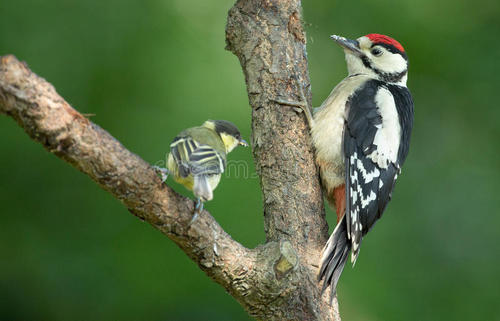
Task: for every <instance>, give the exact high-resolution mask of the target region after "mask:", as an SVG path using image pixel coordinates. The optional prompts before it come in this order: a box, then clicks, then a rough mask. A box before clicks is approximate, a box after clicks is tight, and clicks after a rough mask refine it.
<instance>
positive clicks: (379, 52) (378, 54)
mask: <svg viewBox="0 0 500 321" xmlns="http://www.w3.org/2000/svg"><path fill="white" fill-rule="evenodd" d="M382 53H383V52H382V50H380V49H378V48H375V49H372V55H374V56H375V57H378V56H381V55H382Z"/></svg>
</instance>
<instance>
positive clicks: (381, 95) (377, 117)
mask: <svg viewBox="0 0 500 321" xmlns="http://www.w3.org/2000/svg"><path fill="white" fill-rule="evenodd" d="M331 38H332V39H333V40H334V41H335V42H337V43H338V44H339V45H340V46H342V47H343V49H344V52H345V58H346V62H347V69H348V76H347V77H346V78H345V79H344V80H342V81H341V82H340V83H339V84H338V85H337V86H336V87H335V88H334V89H333V90H332V92H331V93H330V95H329V96H328V98H327V99H326V100H325V101H324V102H323V103H322V105H321V106H320V107H319V108H317V109H316V110H315V112H314V116H313V118H312V120H311V121H310V122H311V124H310V126H311V135H312V139H313V143H314V146H315V149H316V161H317V164H318V166H319V168H320V175H321V181H322V186H323V190H324V193H325V195H326V198H327V200H328V201H329V203H330V205H331V206H332V207H333V206H334V207H335V209H336V212H337V226H336V227H335V230H334V231H333V233H332V235H331V236H330V238H329V240H328V242H327V243H326V245H325V247H324V249H323V253H322V257H321V263H320V270H319V274H318V281H319V282H321V280H323V286H322V288H323V291H325V289H326V288H328V286H330V288H331V299H333V297H334V295H335V293H336V287H337V282H338V280H339V277H340V275H341V273H342V270H343V269H344V265H345V263H346V261H347V257H348V255H349V252H351V263H352V264H353V266H354V263H355V262H356V259H357V257H358V255H359V249H360V245H361V241H362V239H363V237H364V236H365V235H366V234H367V233H368V231H370V229H371V228H372V227H373V225H374V224H375V222H376V221H377V220H378V219H379V218H380V217H381V216H382V213H383V212H384V210H385V208H386V206H387V203H388V202H389V200H390V199H391V194H392V191H393V189H394V184H395V181H396V179H397V177H398V175H399V174H400V173H401V166H402V165H403V163H404V161H405V159H406V156H407V155H408V149H409V143H410V135H411V130H412V126H413V99H412V96H411V94H410V91H409V90H408V88H407V87H406V80H407V78H408V57H407V55H406V52H405V50H404V48H403V46H402V45H401V44H400V43H399V42H397V41H396V40H394V39H393V38H391V37H388V36H384V35H380V34H368V35H366V36H363V37H360V38H358V39H356V40H350V39H346V38H344V37H340V36H335V35H333V36H331ZM309 117H311V116H309ZM309 117H308V118H309Z"/></svg>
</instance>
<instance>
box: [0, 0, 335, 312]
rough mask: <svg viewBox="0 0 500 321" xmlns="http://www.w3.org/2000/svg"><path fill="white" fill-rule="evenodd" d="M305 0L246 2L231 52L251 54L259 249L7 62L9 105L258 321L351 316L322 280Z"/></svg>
mask: <svg viewBox="0 0 500 321" xmlns="http://www.w3.org/2000/svg"><path fill="white" fill-rule="evenodd" d="M305 39H306V37H305V33H304V30H303V28H302V23H301V7H300V1H299V0H239V1H238V2H237V3H236V4H235V5H234V7H233V8H232V9H231V10H230V11H229V15H228V21H227V29H226V40H227V49H229V50H231V51H232V52H233V53H234V54H235V55H236V56H237V57H238V58H239V60H240V62H241V65H242V68H243V71H244V74H245V79H246V83H247V90H248V96H249V100H250V105H251V107H252V146H253V153H254V157H255V161H256V168H257V171H258V173H259V176H260V182H261V187H262V195H263V200H264V217H265V220H264V221H265V231H266V235H267V242H266V244H264V245H261V246H259V247H257V248H255V249H247V248H245V247H244V246H242V245H241V244H239V243H238V242H236V241H234V240H233V239H232V238H231V237H230V236H229V235H228V234H227V233H226V232H225V231H224V230H223V229H222V228H221V227H220V225H219V224H217V222H216V221H215V220H214V218H213V217H212V216H211V215H210V214H209V213H208V212H207V211H203V213H202V214H201V215H200V216H199V218H198V220H196V221H195V222H194V223H193V224H192V225H188V223H189V221H190V220H191V217H192V212H193V206H194V203H193V201H192V200H190V199H188V198H185V197H183V196H180V195H179V194H177V193H175V192H174V191H173V190H172V189H170V188H169V187H168V186H166V185H164V184H161V182H160V179H159V178H158V177H157V175H156V173H155V172H154V170H153V169H152V168H151V166H150V165H149V164H148V163H146V162H145V161H143V160H142V159H141V158H140V157H139V156H137V155H135V154H133V153H131V152H130V151H128V150H127V149H126V148H125V147H124V146H122V145H121V144H120V143H119V142H118V141H117V140H116V139H114V138H113V137H112V136H111V135H110V134H109V133H107V132H106V131H104V130H103V129H101V128H100V127H98V126H97V125H95V124H93V123H92V122H90V121H89V120H88V119H86V118H85V117H83V116H82V115H81V114H79V113H78V112H77V111H76V110H75V109H73V108H72V107H71V106H70V105H69V104H68V103H67V102H66V101H65V100H64V99H63V98H61V97H60V96H59V95H58V94H57V92H56V91H55V89H54V88H53V87H52V85H50V84H49V83H48V82H46V81H45V80H44V79H42V78H40V77H39V76H37V75H35V74H34V73H32V72H31V71H30V69H29V68H28V67H27V65H26V64H24V63H20V62H19V61H18V60H17V59H16V58H15V57H13V56H4V57H1V58H0V59H1V60H0V112H1V113H4V114H7V115H9V116H11V117H13V118H14V119H15V120H16V121H17V122H18V124H19V125H20V126H21V127H22V128H24V130H25V131H26V133H27V134H28V135H29V136H30V137H31V138H32V139H34V140H35V141H38V142H39V143H41V144H42V145H43V146H44V147H45V148H46V149H47V150H48V151H50V152H52V153H54V154H55V155H57V156H58V157H60V158H62V159H63V160H65V161H66V162H68V163H70V164H71V165H72V166H74V167H75V168H77V169H78V170H80V171H82V172H83V173H85V174H87V175H88V176H89V177H90V178H91V179H93V180H94V181H95V182H96V183H98V184H99V185H100V186H101V187H102V188H103V189H105V190H107V191H109V192H110V193H111V194H113V195H114V196H115V197H116V198H118V199H119V200H120V201H121V202H122V203H123V204H124V205H125V206H126V207H127V208H128V209H129V211H130V212H131V213H133V214H134V215H136V216H138V217H139V218H141V219H143V220H146V221H147V222H149V223H150V224H151V225H152V226H154V227H155V228H157V229H158V230H160V231H161V232H162V233H164V234H165V235H167V236H168V237H169V238H170V239H172V240H173V241H174V242H175V243H176V244H177V245H178V246H179V247H180V248H181V249H182V250H183V251H184V252H185V253H186V254H187V255H188V256H189V257H190V258H191V259H193V260H194V261H195V262H196V263H197V264H198V265H199V267H200V268H201V269H202V270H203V271H205V272H206V274H207V275H208V276H209V277H211V278H212V279H213V280H214V281H216V282H217V283H219V284H221V285H222V286H223V287H224V288H225V289H226V290H227V291H228V292H229V293H230V294H231V295H232V296H233V297H234V298H235V299H236V300H237V301H238V302H239V303H240V304H241V305H242V306H243V308H244V309H245V310H246V311H247V312H248V313H249V314H250V315H251V316H253V317H255V318H257V319H260V320H329V321H330V320H340V317H339V315H338V305H337V301H336V300H335V301H334V304H333V306H330V305H329V304H328V298H327V296H326V295H325V296H322V295H321V292H320V287H319V286H318V284H317V282H316V274H317V270H318V266H317V263H318V259H319V255H320V251H321V248H322V246H323V244H324V243H325V241H326V238H327V230H328V227H327V224H326V221H325V211H324V207H323V199H322V194H321V188H320V185H319V179H318V171H317V168H316V166H315V163H314V155H313V149H312V145H311V141H310V136H309V134H308V127H307V123H306V122H305V117H304V115H303V113H300V112H299V111H298V110H297V106H299V105H301V104H307V105H309V102H310V101H311V95H310V83H309V76H308V69H307V56H306V47H305V43H306V40H305Z"/></svg>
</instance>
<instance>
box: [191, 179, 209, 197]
mask: <svg viewBox="0 0 500 321" xmlns="http://www.w3.org/2000/svg"><path fill="white" fill-rule="evenodd" d="M193 194H194V196H196V197H197V198H199V199H201V200H202V201H203V202H205V201H210V200H211V199H212V198H213V193H212V187H211V186H210V183H209V182H208V176H207V175H195V176H194V184H193Z"/></svg>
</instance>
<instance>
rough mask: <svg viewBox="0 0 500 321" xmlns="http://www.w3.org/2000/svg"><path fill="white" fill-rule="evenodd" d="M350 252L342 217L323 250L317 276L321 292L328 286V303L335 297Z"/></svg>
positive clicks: (344, 221)
mask: <svg viewBox="0 0 500 321" xmlns="http://www.w3.org/2000/svg"><path fill="white" fill-rule="evenodd" d="M350 250H351V241H350V240H349V239H348V238H347V222H346V217H345V215H344V217H343V218H342V220H341V221H340V222H339V223H338V224H337V226H336V227H335V230H334V231H333V233H332V235H331V236H330V238H329V239H328V242H326V245H325V247H324V248H323V253H322V257H321V268H320V270H319V274H318V281H321V280H323V289H322V290H321V291H322V292H324V291H325V290H326V288H327V287H328V286H330V289H331V292H330V302H331V301H333V297H334V296H335V292H336V288H337V282H338V281H339V278H340V274H342V271H343V270H344V266H345V263H346V261H347V257H348V256H349V251H350Z"/></svg>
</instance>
